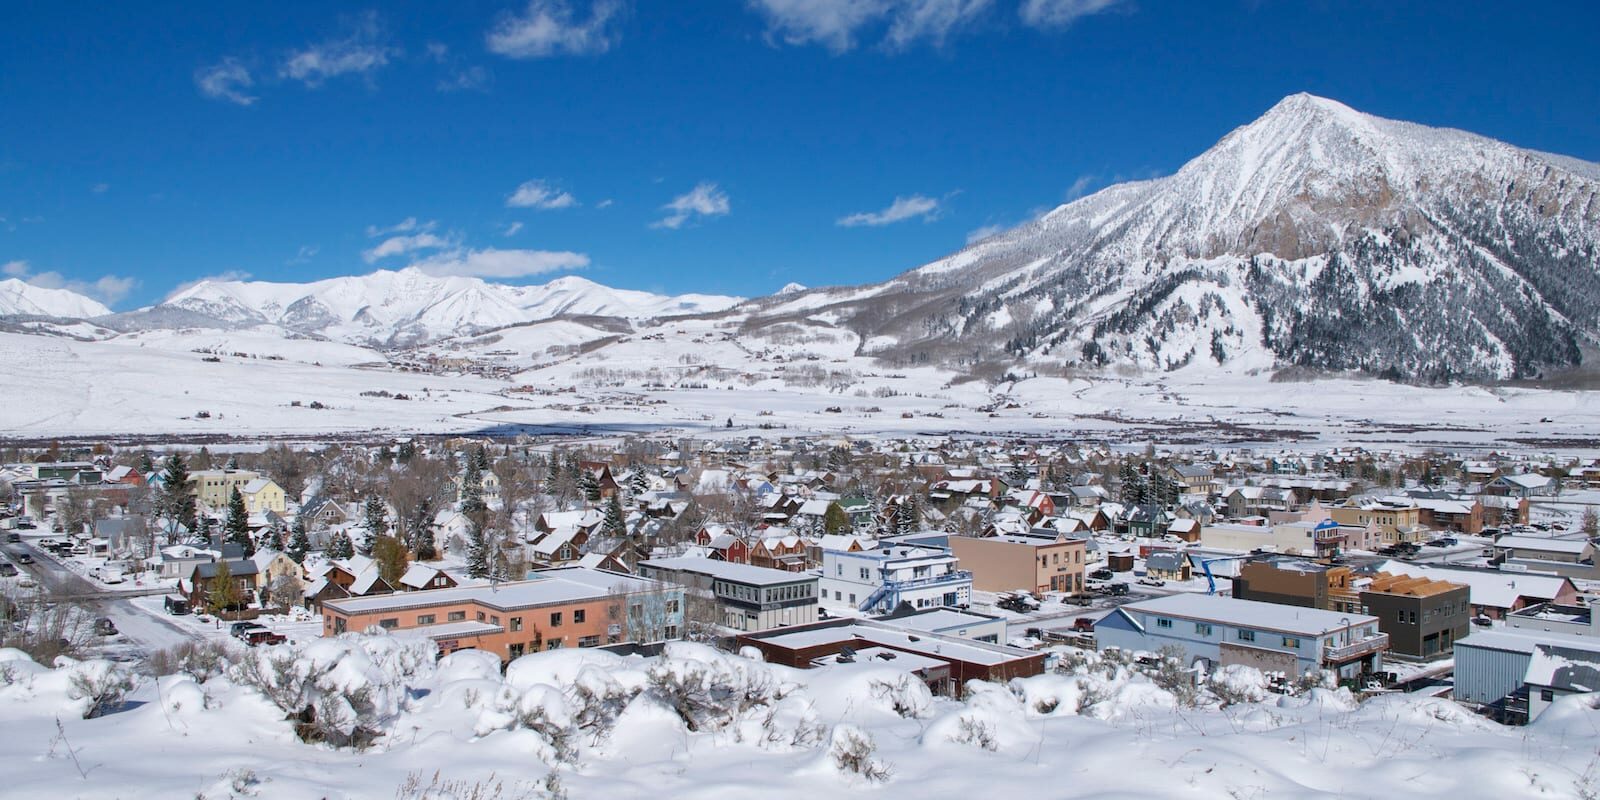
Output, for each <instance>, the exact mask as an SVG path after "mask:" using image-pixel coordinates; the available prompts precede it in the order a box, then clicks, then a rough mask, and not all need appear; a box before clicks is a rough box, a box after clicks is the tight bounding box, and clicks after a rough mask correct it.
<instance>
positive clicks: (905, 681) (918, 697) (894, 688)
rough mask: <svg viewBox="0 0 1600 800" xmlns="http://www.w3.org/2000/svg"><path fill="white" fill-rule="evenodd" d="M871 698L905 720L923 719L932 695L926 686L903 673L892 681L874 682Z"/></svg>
mask: <svg viewBox="0 0 1600 800" xmlns="http://www.w3.org/2000/svg"><path fill="white" fill-rule="evenodd" d="M872 696H873V697H876V698H877V699H878V700H879V701H880V702H882V703H883V704H884V705H885V706H887V707H888V708H890V709H892V710H893V711H894V713H896V714H899V715H900V716H902V717H905V718H907V719H920V718H922V717H925V716H927V715H928V709H929V708H931V707H932V706H933V693H932V692H930V691H928V686H927V684H925V683H923V682H922V681H920V680H917V679H916V678H914V677H912V676H911V675H910V674H909V673H904V672H903V673H900V675H898V676H897V677H895V678H892V679H887V680H883V679H879V680H874V681H873V682H872Z"/></svg>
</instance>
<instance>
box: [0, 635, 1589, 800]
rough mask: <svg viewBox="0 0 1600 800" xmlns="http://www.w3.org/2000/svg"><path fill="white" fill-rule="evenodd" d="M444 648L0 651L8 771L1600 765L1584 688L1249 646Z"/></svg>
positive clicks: (1337, 779)
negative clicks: (159, 656)
mask: <svg viewBox="0 0 1600 800" xmlns="http://www.w3.org/2000/svg"><path fill="white" fill-rule="evenodd" d="M430 650H431V645H426V644H425V643H423V642H421V641H419V640H414V639H404V638H398V637H388V636H377V637H364V636H361V635H347V636H345V637H342V638H340V639H337V640H319V641H315V642H312V643H310V644H308V645H305V646H302V647H299V648H290V647H280V648H263V649H259V650H253V651H246V653H245V655H244V656H242V657H240V658H239V661H240V662H241V663H239V664H236V665H235V666H234V667H233V668H232V669H231V670H230V671H229V673H228V674H226V675H224V676H219V677H213V678H211V679H210V680H208V681H206V682H204V683H197V682H196V681H195V680H194V679H192V678H190V677H188V676H184V675H177V676H168V677H165V678H161V679H159V680H152V679H145V680H144V681H143V683H142V685H141V686H140V687H139V688H138V689H137V690H136V691H135V692H134V693H133V694H132V695H131V696H130V700H131V702H128V703H126V704H124V705H123V706H121V708H120V710H116V711H114V712H113V713H110V714H109V715H107V716H103V717H100V718H97V719H83V718H82V716H83V712H84V710H85V708H87V707H88V705H89V704H90V701H89V699H88V698H87V697H86V696H85V692H84V689H85V687H86V686H87V685H88V684H89V683H99V684H104V683H106V682H107V681H106V678H107V677H109V676H110V673H108V670H111V669H112V667H111V665H110V664H108V663H106V662H83V663H64V664H63V666H61V667H60V668H57V669H53V670H52V669H46V668H44V667H40V666H38V665H35V664H33V663H32V662H28V661H25V660H19V659H18V657H19V655H20V654H18V653H17V652H16V651H0V660H3V662H4V663H3V666H0V725H4V728H5V730H6V732H7V746H6V747H5V748H3V749H0V775H4V782H5V783H4V791H3V793H4V794H5V796H7V797H18V798H34V797H39V798H54V797H63V796H69V797H82V798H101V797H104V798H116V797H129V796H139V797H195V798H199V797H203V798H210V799H211V800H216V798H231V797H261V798H308V797H310V798H316V797H322V798H403V799H404V798H423V797H427V798H438V799H440V800H443V798H467V797H484V798H487V797H498V798H508V799H511V798H535V797H549V796H566V797H573V798H587V797H620V798H629V797H675V798H676V797H684V798H730V797H771V798H805V799H806V800H814V798H816V797H819V796H837V795H839V794H840V793H843V792H847V793H851V794H858V793H859V794H869V793H870V794H878V795H881V796H885V797H926V798H945V797H1007V796H1010V797H1036V796H1037V797H1053V798H1067V797H1097V798H1106V797H1112V798H1145V797H1196V798H1211V797H1223V798H1226V797H1235V798H1262V797H1296V798H1307V797H1328V798H1333V797H1341V798H1361V797H1401V796H1403V797H1434V798H1451V799H1452V800H1457V799H1458V798H1468V797H1504V798H1510V797H1547V798H1565V797H1588V796H1593V792H1594V791H1596V789H1597V787H1600V768H1597V766H1596V765H1597V761H1600V759H1597V757H1596V755H1595V748H1594V742H1595V741H1596V737H1597V735H1600V710H1597V709H1596V707H1595V706H1596V700H1595V697H1594V696H1587V697H1573V698H1568V699H1565V700H1562V701H1560V702H1559V703H1558V704H1557V705H1556V706H1555V707H1554V708H1553V709H1552V710H1550V711H1549V712H1547V713H1546V714H1545V715H1544V716H1543V717H1542V718H1541V719H1540V720H1539V721H1537V722H1536V723H1535V724H1533V725H1531V726H1529V727H1527V728H1507V727H1501V726H1499V725H1496V724H1494V723H1491V722H1487V721H1485V720H1483V719H1481V718H1479V717H1476V716H1473V715H1472V714H1469V713H1468V712H1466V711H1465V710H1463V709H1462V708H1461V707H1459V706H1457V705H1456V704H1454V703H1453V702H1451V701H1448V700H1440V699H1431V698H1422V697H1415V696H1407V695H1386V696H1381V697H1376V698H1371V699H1368V700H1366V701H1365V702H1359V703H1358V702H1357V700H1356V698H1354V697H1352V696H1351V695H1350V694H1348V693H1347V692H1345V691H1343V690H1339V691H1330V690H1326V689H1311V690H1310V691H1309V692H1308V693H1306V694H1302V695H1299V696H1295V697H1288V696H1278V695H1272V694H1268V693H1267V692H1265V691H1264V685H1263V681H1262V678H1261V675H1260V674H1259V673H1255V672H1254V671H1253V670H1248V669H1240V668H1226V669H1224V670H1222V671H1219V673H1218V674H1217V675H1215V676H1213V678H1212V681H1211V683H1210V685H1211V686H1212V687H1214V691H1206V692H1202V693H1201V695H1200V697H1199V702H1198V704H1197V705H1188V704H1185V703H1181V702H1179V700H1178V698H1177V697H1176V696H1175V695H1174V694H1173V693H1172V692H1170V691H1167V690H1166V689H1162V688H1160V686H1158V685H1157V684H1156V683H1154V682H1152V681H1151V680H1150V679H1149V678H1147V677H1145V676H1143V675H1139V674H1135V673H1132V672H1130V671H1129V670H1128V669H1127V668H1126V667H1119V666H1115V665H1108V664H1104V663H1101V664H1095V663H1093V662H1091V663H1088V664H1080V665H1078V666H1076V668H1075V669H1074V670H1073V671H1072V672H1071V673H1070V674H1046V675H1042V676H1038V677H1034V678H1027V679H1021V680H1016V681H1013V682H1011V684H1009V685H996V684H971V685H969V692H968V698H967V699H966V700H965V701H962V702H957V701H952V700H946V699H939V698H935V697H933V696H931V695H929V694H928V692H927V690H926V688H925V687H923V686H922V684H921V683H920V682H918V681H916V680H914V679H910V678H909V677H908V676H907V675H906V674H905V673H903V672H900V671H899V670H897V669H895V668H894V667H891V666H887V665H881V664H852V665H841V666H835V667H829V668H823V669H816V670H806V671H799V670H791V669H786V668H781V667H775V666H770V665H766V664H763V663H760V662H758V661H755V660H751V659H748V658H744V657H741V656H734V655H728V654H724V653H718V652H716V651H713V650H710V649H709V648H706V647H703V646H700V645H690V644H674V645H670V646H669V649H668V651H667V653H666V655H665V656H664V657H663V658H662V659H660V660H656V661H646V660H643V659H639V658H635V657H629V658H624V657H619V656H613V655H609V654H605V653H600V652H596V651H581V650H568V651H554V652H547V653H540V654H538V655H533V656H528V657H524V658H522V659H519V660H517V661H516V662H514V663H513V664H512V665H511V666H510V668H509V669H508V670H507V672H506V673H505V674H504V675H503V676H502V674H501V671H500V667H499V662H498V660H497V659H496V658H495V657H493V656H492V655H489V654H486V653H481V652H476V651H463V652H461V653H457V654H454V655H452V656H450V657H447V658H445V659H444V660H443V661H440V662H439V663H438V664H437V665H436V664H435V663H434V660H433V657H432V655H431V653H430ZM275 665H281V666H275ZM75 675H79V676H83V678H87V679H88V681H87V683H86V682H85V680H83V679H82V678H80V679H79V680H78V681H76V682H75V681H74V680H73V677H74V676H75ZM250 675H253V676H255V677H254V679H250V678H248V677H247V676H250ZM247 684H255V685H254V686H252V685H247ZM257 686H264V687H266V688H264V689H262V688H256V687H257ZM269 694H270V695H271V696H272V698H273V699H269V697H268V695H269ZM1222 697H1227V698H1228V700H1229V701H1230V704H1227V705H1223V704H1222V703H1221V702H1220V700H1221V698H1222ZM352 699H353V702H352ZM300 704H310V705H312V706H314V707H316V708H318V709H320V710H321V711H322V713H323V715H324V717H323V718H324V719H325V720H326V721H327V722H328V725H327V729H328V730H330V731H334V735H335V736H339V735H340V733H339V732H341V731H342V732H344V733H349V732H351V731H355V730H359V729H367V730H369V731H370V732H371V733H373V734H374V735H375V736H376V738H375V739H373V740H372V741H371V742H370V744H369V746H367V747H365V748H364V749H359V750H358V749H353V748H349V747H342V748H336V747H334V746H332V745H330V744H326V743H323V744H305V743H303V742H301V741H300V740H299V739H298V738H297V736H296V734H295V729H294V726H293V724H292V723H290V722H289V721H287V720H286V719H285V713H284V711H283V708H284V707H291V708H292V707H297V706H299V705H300ZM851 752H854V753H855V754H857V755H859V756H861V758H859V759H855V760H853V759H851V758H850V757H849V754H850V753H851ZM853 761H854V763H859V764H863V765H864V766H863V767H862V768H861V769H859V770H857V769H853V768H852V767H851V766H850V764H851V763H852V762H853ZM863 773H871V774H872V775H873V777H871V778H869V777H867V776H865V775H864V774H863ZM474 787H476V789H477V791H478V793H473V791H474ZM496 787H498V788H499V790H500V793H499V794H495V793H493V792H494V789H495V788H496ZM552 790H554V791H552Z"/></svg>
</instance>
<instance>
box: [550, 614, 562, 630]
mask: <svg viewBox="0 0 1600 800" xmlns="http://www.w3.org/2000/svg"><path fill="white" fill-rule="evenodd" d="M550 627H552V628H559V627H561V612H560V611H552V612H550Z"/></svg>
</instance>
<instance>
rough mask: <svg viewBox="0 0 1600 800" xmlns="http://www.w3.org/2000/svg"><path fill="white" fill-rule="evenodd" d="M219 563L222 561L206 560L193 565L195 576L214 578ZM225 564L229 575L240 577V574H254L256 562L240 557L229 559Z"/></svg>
mask: <svg viewBox="0 0 1600 800" xmlns="http://www.w3.org/2000/svg"><path fill="white" fill-rule="evenodd" d="M221 563H222V562H219V561H207V562H204V563H200V564H196V565H194V574H195V577H197V578H215V577H217V567H218V566H220V564H221ZM227 564H228V572H229V573H230V574H231V575H233V577H235V578H237V577H240V576H250V575H254V574H256V572H257V569H256V562H254V561H251V560H249V559H242V560H239V561H229V562H227Z"/></svg>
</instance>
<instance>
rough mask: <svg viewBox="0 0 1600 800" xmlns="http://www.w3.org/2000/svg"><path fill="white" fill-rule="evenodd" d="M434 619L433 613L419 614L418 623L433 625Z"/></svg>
mask: <svg viewBox="0 0 1600 800" xmlns="http://www.w3.org/2000/svg"><path fill="white" fill-rule="evenodd" d="M434 619H435V617H434V615H432V614H418V615H417V624H418V625H432V624H433V621H434Z"/></svg>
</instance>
